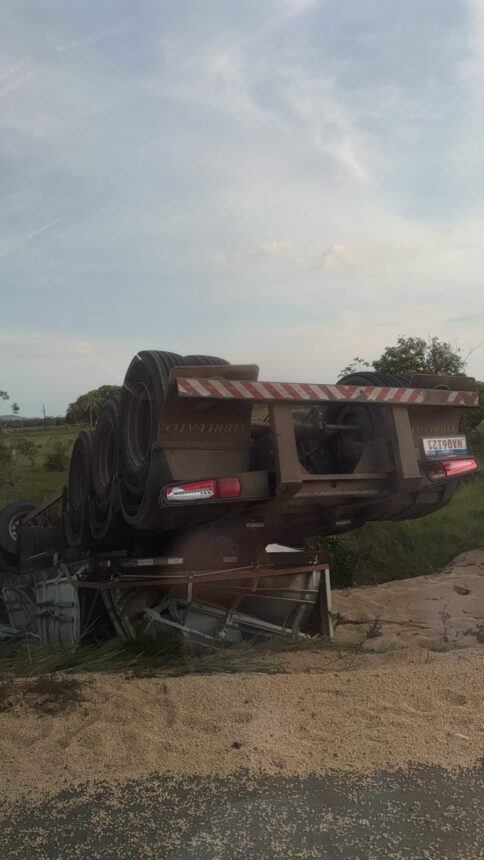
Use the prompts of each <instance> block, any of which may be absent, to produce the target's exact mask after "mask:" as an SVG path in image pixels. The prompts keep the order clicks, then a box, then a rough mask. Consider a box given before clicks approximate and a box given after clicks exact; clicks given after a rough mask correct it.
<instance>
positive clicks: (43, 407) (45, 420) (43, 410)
mask: <svg viewBox="0 0 484 860" xmlns="http://www.w3.org/2000/svg"><path fill="white" fill-rule="evenodd" d="M42 412H43V413H44V425H45V424H46V423H47V419H46V417H45V406H44V404H42Z"/></svg>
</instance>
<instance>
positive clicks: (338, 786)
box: [0, 763, 484, 860]
mask: <svg viewBox="0 0 484 860" xmlns="http://www.w3.org/2000/svg"><path fill="white" fill-rule="evenodd" d="M33 766H35V763H33ZM483 777H484V768H482V767H481V768H476V769H473V770H465V771H462V772H460V773H459V774H458V775H456V776H451V775H449V773H448V772H446V771H443V770H441V769H439V768H428V767H417V768H414V769H413V770H412V771H410V772H409V773H407V774H402V773H398V774H395V773H393V774H391V773H388V772H380V773H377V774H372V775H371V776H365V777H361V776H356V775H348V774H346V775H343V774H336V775H332V776H325V777H308V778H305V779H283V778H279V777H274V778H257V779H255V778H254V777H251V776H249V775H245V776H244V775H241V776H240V777H231V778H229V779H203V778H200V777H194V778H190V779H186V778H185V779H180V780H175V779H173V778H167V777H152V778H150V779H146V780H143V781H133V782H128V783H123V784H121V785H117V786H114V787H113V785H111V784H109V785H107V784H98V785H97V786H96V788H94V789H93V788H91V789H89V790H86V789H77V790H76V791H72V792H65V791H64V792H62V793H60V794H59V795H57V796H56V797H54V798H51V799H50V800H48V801H47V802H45V801H44V802H41V803H37V804H33V803H30V802H29V803H26V802H23V803H22V804H20V805H17V806H16V807H12V808H7V807H5V806H3V807H2V810H1V812H0V857H2V858H5V860H7V858H8V860H10V858H12V860H13V858H22V860H24V858H25V860H27V858H28V860H40V858H62V860H64V858H71V857H72V858H82V860H84V858H85V860H88V858H89V860H92V858H103V860H111V858H113V860H114V858H150V857H152V858H170V860H235V858H257V860H264V858H285V860H293V858H294V860H296V858H298V860H305V858H331V860H332V858H347V860H373V858H375V860H376V858H385V860H387V858H395V860H396V858H412V860H419V858H425V860H440V858H449V859H450V858H452V860H456V858H459V860H460V858H462V860H478V858H483V857H484V818H483V810H484V779H483Z"/></svg>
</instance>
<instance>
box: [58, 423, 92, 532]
mask: <svg viewBox="0 0 484 860" xmlns="http://www.w3.org/2000/svg"><path fill="white" fill-rule="evenodd" d="M93 441H94V430H81V432H80V433H79V435H78V437H77V439H76V441H75V442H74V447H73V449H72V454H71V462H70V466H69V480H68V485H67V508H66V511H65V520H64V525H65V536H66V540H67V543H68V545H69V546H71V547H79V546H81V545H82V544H83V543H84V542H85V541H86V538H87V536H88V523H89V519H88V516H89V511H88V504H89V497H90V495H91V486H92V483H91V473H92V448H93Z"/></svg>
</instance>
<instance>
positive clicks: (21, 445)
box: [16, 437, 37, 466]
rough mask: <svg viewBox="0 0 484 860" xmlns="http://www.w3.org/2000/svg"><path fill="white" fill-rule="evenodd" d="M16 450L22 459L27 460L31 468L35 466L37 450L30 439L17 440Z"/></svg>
mask: <svg viewBox="0 0 484 860" xmlns="http://www.w3.org/2000/svg"><path fill="white" fill-rule="evenodd" d="M16 449H17V452H18V453H19V454H21V455H22V457H26V458H27V459H28V461H29V463H30V465H31V466H34V465H35V454H36V450H37V449H36V447H35V444H34V442H32V440H31V439H26V438H25V437H24V438H22V437H21V438H20V439H17V441H16Z"/></svg>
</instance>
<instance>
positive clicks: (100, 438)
mask: <svg viewBox="0 0 484 860" xmlns="http://www.w3.org/2000/svg"><path fill="white" fill-rule="evenodd" d="M120 400H121V398H120V395H115V396H114V397H108V399H107V400H106V401H105V403H104V405H103V408H102V409H101V413H100V415H99V418H98V421H97V424H96V430H95V433H94V441H93V446H92V488H93V492H94V495H95V496H96V500H97V502H98V504H100V505H102V506H103V507H106V506H107V505H108V504H109V498H110V495H111V491H112V485H113V482H114V481H115V479H116V476H117V473H118V465H119V419H120Z"/></svg>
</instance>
